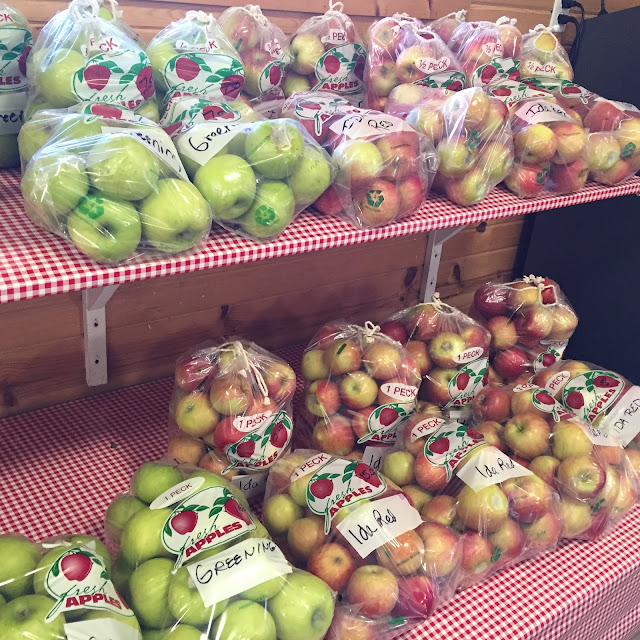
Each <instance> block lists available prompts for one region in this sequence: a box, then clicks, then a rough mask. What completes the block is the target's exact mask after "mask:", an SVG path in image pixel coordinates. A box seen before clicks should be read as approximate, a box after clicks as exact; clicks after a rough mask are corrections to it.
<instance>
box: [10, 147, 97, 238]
mask: <svg viewBox="0 0 640 640" xmlns="http://www.w3.org/2000/svg"><path fill="white" fill-rule="evenodd" d="M20 186H21V188H22V195H23V196H24V204H25V209H26V211H27V213H28V214H29V216H30V217H31V218H33V219H34V220H36V221H37V222H40V224H42V225H43V226H45V227H46V228H48V229H51V230H52V231H59V228H58V225H59V224H61V223H62V218H63V217H64V216H65V214H67V213H69V212H70V211H71V210H72V209H74V208H75V207H77V206H78V204H79V203H80V201H81V199H82V198H84V197H85V196H86V195H87V192H88V190H89V181H88V179H87V174H86V172H85V170H84V163H83V162H82V160H81V159H80V158H79V157H78V156H76V155H74V154H71V153H57V154H55V155H51V154H46V155H39V156H38V157H37V158H34V159H33V160H32V162H30V163H29V166H28V167H27V170H26V171H25V174H24V176H23V177H22V183H21V185H20Z"/></svg>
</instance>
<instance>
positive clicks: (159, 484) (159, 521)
mask: <svg viewBox="0 0 640 640" xmlns="http://www.w3.org/2000/svg"><path fill="white" fill-rule="evenodd" d="M105 526H106V530H107V534H108V536H109V540H110V541H111V542H112V543H114V544H116V545H118V546H119V556H118V559H117V561H116V567H117V571H118V576H119V589H120V590H121V591H125V592H127V593H128V594H129V596H130V597H129V601H130V604H131V608H132V610H133V611H134V612H135V614H136V616H137V618H138V621H139V622H140V625H141V627H142V630H143V632H144V633H145V637H146V635H147V633H148V634H149V637H151V634H152V633H156V635H160V636H161V637H167V638H174V637H175V638H180V640H183V639H185V640H191V639H192V638H193V640H201V638H204V637H206V638H215V639H219V640H221V639H223V638H243V639H245V640H249V639H250V638H251V639H256V640H262V639H263V638H269V639H270V640H293V639H294V638H295V639H296V640H321V638H322V637H323V636H324V634H325V632H326V631H327V629H328V628H329V625H330V623H331V619H332V618H333V612H334V597H335V596H334V594H333V592H332V591H331V589H329V587H328V586H327V585H326V584H324V583H323V582H322V581H321V580H320V579H318V578H316V577H315V576H313V575H311V574H309V573H307V572H306V571H296V570H294V569H293V567H291V565H290V564H289V563H288V562H287V560H286V559H285V557H284V555H283V554H282V552H281V551H280V549H279V548H278V546H277V545H276V544H275V543H274V542H273V541H272V540H271V539H270V537H269V534H268V533H267V530H266V529H265V528H264V527H263V526H262V525H261V524H260V522H259V521H258V519H257V518H256V517H255V516H254V515H253V513H251V512H250V511H249V507H248V505H247V503H246V500H245V498H244V496H243V495H242V493H240V491H239V490H238V489H237V488H236V487H234V486H233V485H231V484H229V483H228V482H227V481H226V480H224V479H223V478H222V477H221V476H219V475H217V474H215V473H211V472H209V471H204V470H202V469H195V468H194V467H190V466H186V465H182V466H181V465H178V466H176V465H173V464H171V463H168V462H164V461H160V462H149V463H146V464H143V465H142V466H141V467H140V468H139V469H138V470H137V471H136V473H135V474H134V475H133V477H132V479H131V487H130V490H129V491H128V492H127V493H125V494H121V495H119V496H117V497H116V498H115V499H114V500H113V502H112V503H111V505H110V506H109V509H108V510H107V514H106V519H105ZM118 640H121V638H120V636H119V637H118Z"/></svg>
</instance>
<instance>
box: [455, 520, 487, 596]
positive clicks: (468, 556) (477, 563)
mask: <svg viewBox="0 0 640 640" xmlns="http://www.w3.org/2000/svg"><path fill="white" fill-rule="evenodd" d="M492 557H493V544H492V543H491V541H490V540H489V539H488V538H485V537H484V536H481V535H480V534H479V533H476V532H475V531H465V532H464V533H463V534H462V563H461V564H462V570H463V571H464V572H465V573H469V574H472V578H471V579H470V580H469V581H468V584H472V583H473V582H474V581H475V580H476V579H477V577H478V576H481V575H482V574H484V573H486V572H487V571H489V569H490V568H491V558H492ZM465 582H466V581H465Z"/></svg>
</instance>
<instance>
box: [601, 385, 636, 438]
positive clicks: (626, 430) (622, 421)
mask: <svg viewBox="0 0 640 640" xmlns="http://www.w3.org/2000/svg"><path fill="white" fill-rule="evenodd" d="M602 430H603V431H604V432H606V433H608V434H609V435H611V436H613V437H614V438H616V439H617V440H618V441H619V442H620V443H621V444H622V446H623V447H626V446H627V445H628V444H629V443H630V442H631V441H632V440H633V439H634V438H635V437H636V436H637V435H638V433H640V387H637V386H636V387H631V389H629V391H627V393H625V394H624V395H623V396H622V398H620V400H618V402H617V404H616V406H615V407H613V409H612V410H611V413H610V414H609V415H608V416H607V417H606V418H604V421H603V429H602Z"/></svg>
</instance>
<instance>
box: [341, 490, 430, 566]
mask: <svg viewBox="0 0 640 640" xmlns="http://www.w3.org/2000/svg"><path fill="white" fill-rule="evenodd" d="M421 524H422V518H421V517H420V514H419V513H418V512H417V511H416V510H415V509H414V508H413V507H412V506H411V505H410V504H409V502H408V501H407V499H406V498H405V497H404V496H402V495H399V494H397V495H395V496H389V497H388V498H382V499H381V500H376V501H375V502H369V503H367V504H364V505H362V506H361V507H359V508H358V509H356V510H355V511H354V512H353V513H350V514H349V515H348V516H347V517H346V518H345V519H344V520H342V522H340V524H338V531H340V533H341V534H342V535H343V536H344V537H345V538H346V539H347V540H348V541H349V543H350V544H351V546H352V547H353V548H354V549H355V550H356V551H357V552H358V555H359V556H360V557H361V558H366V557H367V556H368V555H369V554H370V553H371V552H372V551H375V550H376V549H377V548H378V547H381V546H382V545H383V544H386V543H387V542H390V541H391V540H393V539H394V538H397V537H398V536H400V535H402V534H403V533H406V532H407V531H411V530H412V529H415V528H416V527H418V526H420V525H421Z"/></svg>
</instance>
